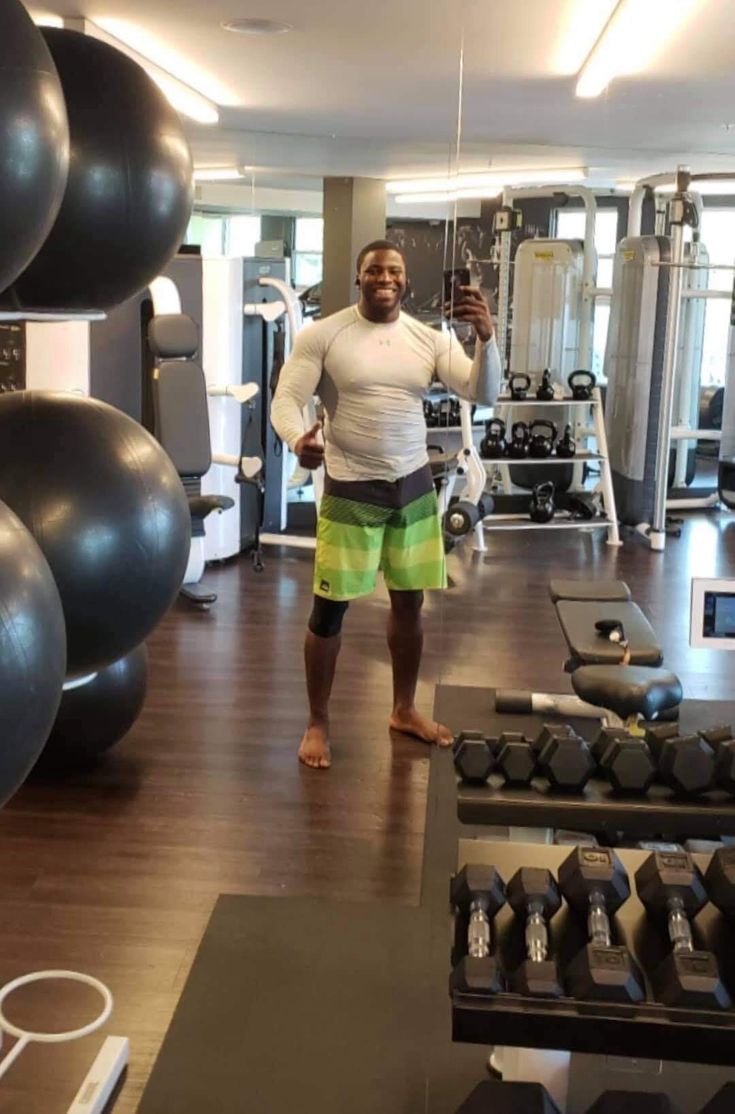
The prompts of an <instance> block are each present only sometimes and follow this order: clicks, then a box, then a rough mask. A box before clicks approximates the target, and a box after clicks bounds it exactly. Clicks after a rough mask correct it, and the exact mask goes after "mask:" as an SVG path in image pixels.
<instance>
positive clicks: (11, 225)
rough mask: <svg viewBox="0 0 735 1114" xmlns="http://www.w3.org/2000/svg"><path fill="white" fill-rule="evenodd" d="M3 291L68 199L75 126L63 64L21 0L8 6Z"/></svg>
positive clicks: (0, 181) (0, 122)
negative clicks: (61, 69) (70, 120)
mask: <svg viewBox="0 0 735 1114" xmlns="http://www.w3.org/2000/svg"><path fill="white" fill-rule="evenodd" d="M0 43H2V51H1V52H0V90H2V94H1V95H0V290H4V289H5V288H6V286H9V285H10V283H11V282H13V281H14V279H16V278H17V277H18V275H19V274H20V273H21V271H23V270H24V269H25V268H26V267H27V266H28V264H29V263H30V262H31V260H32V259H33V256H34V255H35V254H36V252H37V251H38V249H39V248H40V247H41V244H42V243H43V242H44V240H45V239H46V237H47V236H48V234H49V232H50V230H51V226H52V224H53V223H54V220H55V219H56V214H57V213H58V211H59V206H60V205H61V199H62V197H63V196H64V186H65V185H66V176H67V171H68V167H69V125H68V123H67V118H66V106H65V104H64V95H63V93H62V92H61V84H60V82H59V76H58V74H57V72H56V67H55V66H54V63H53V61H52V59H51V55H50V53H49V49H48V47H47V46H46V43H45V42H44V39H43V36H42V35H41V32H40V31H39V30H38V28H37V27H36V26H35V24H34V23H33V21H32V20H31V18H30V16H29V15H28V13H27V12H26V10H25V8H24V7H23V5H22V4H20V3H19V0H2V3H1V4H0Z"/></svg>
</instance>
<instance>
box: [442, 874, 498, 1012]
mask: <svg viewBox="0 0 735 1114" xmlns="http://www.w3.org/2000/svg"><path fill="white" fill-rule="evenodd" d="M450 900H451V902H452V905H453V906H454V908H455V909H457V910H458V911H459V912H460V913H461V914H462V916H464V917H467V918H468V923H467V954H466V955H465V956H463V957H462V959H460V961H459V963H458V964H457V965H456V967H455V968H454V970H453V971H452V974H451V976H450V980H449V990H450V993H451V992H453V991H455V990H459V991H462V992H463V993H465V994H498V993H499V992H500V991H501V990H503V989H504V987H505V983H504V980H503V976H502V973H501V971H500V969H499V967H498V964H497V962H496V960H495V956H494V955H492V954H491V944H492V921H493V919H494V918H495V916H496V914H497V913H498V910H500V909H502V908H503V906H504V905H505V884H504V882H503V879H502V878H501V877H500V875H499V874H498V872H497V870H496V869H495V867H494V866H485V865H484V864H482V863H467V864H466V865H465V866H463V867H462V869H461V870H460V872H459V873H458V874H455V876H454V877H453V878H452V881H451V885H450Z"/></svg>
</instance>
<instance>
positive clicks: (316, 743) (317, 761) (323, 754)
mask: <svg viewBox="0 0 735 1114" xmlns="http://www.w3.org/2000/svg"><path fill="white" fill-rule="evenodd" d="M299 762H303V764H304V765H305V766H311V768H312V770H328V769H329V767H330V766H331V765H332V755H331V753H330V750H329V736H328V728H327V727H326V726H323V725H321V724H317V723H311V724H309V726H308V727H307V729H306V731H305V733H304V737H303V739H302V740H301V746H300V747H299Z"/></svg>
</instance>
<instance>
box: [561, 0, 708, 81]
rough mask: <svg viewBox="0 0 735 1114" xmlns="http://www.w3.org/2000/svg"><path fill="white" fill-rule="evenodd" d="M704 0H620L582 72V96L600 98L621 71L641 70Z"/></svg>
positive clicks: (623, 72) (638, 71)
mask: <svg viewBox="0 0 735 1114" xmlns="http://www.w3.org/2000/svg"><path fill="white" fill-rule="evenodd" d="M702 2H703V0H619V3H618V5H617V7H616V8H615V11H614V12H613V13H612V15H611V16H610V19H609V20H608V22H607V24H606V26H605V28H604V30H603V32H602V34H601V35H600V37H599V39H598V40H597V42H596V43H595V45H594V46H593V48H592V50H591V51H590V53H589V55H588V57H587V61H586V62H585V64H584V66H583V67H582V70H581V71H580V74H579V81H578V82H577V96H578V97H599V95H600V93H602V92H604V90H605V89H607V87H608V85H609V84H610V82H611V81H612V80H613V78H615V77H619V76H620V75H621V74H634V73H640V72H641V71H642V70H645V69H646V68H647V67H648V66H649V65H650V63H651V62H652V61H653V59H654V58H655V56H656V55H657V54H659V53H660V51H661V50H662V49H663V47H664V45H665V44H666V42H667V40H668V39H670V38H671V36H672V35H673V34H674V32H675V31H677V30H679V29H680V28H681V26H682V25H683V23H684V21H685V20H686V19H687V18H688V17H689V16H690V15H692V14H693V12H694V10H695V9H696V8H697V7H699V6H700V4H701V3H702Z"/></svg>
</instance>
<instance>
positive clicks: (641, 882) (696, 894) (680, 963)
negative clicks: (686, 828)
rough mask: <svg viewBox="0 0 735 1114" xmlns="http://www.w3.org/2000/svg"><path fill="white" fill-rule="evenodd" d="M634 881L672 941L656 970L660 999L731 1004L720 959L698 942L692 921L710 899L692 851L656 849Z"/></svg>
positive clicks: (708, 1005)
mask: <svg viewBox="0 0 735 1114" xmlns="http://www.w3.org/2000/svg"><path fill="white" fill-rule="evenodd" d="M635 884H636V889H637V890H638V896H639V898H640V900H641V903H642V904H643V905H644V906H645V909H646V912H647V913H648V914H649V916H651V917H652V918H655V919H656V920H658V921H664V922H665V923H666V926H667V929H668V934H669V939H670V941H671V945H672V950H671V951H670V952H669V954H668V955H667V956H666V958H665V959H664V961H663V962H662V963H661V964H659V966H658V967H657V969H656V971H655V972H653V983H654V987H655V989H656V993H657V995H658V997H659V1000H660V1001H661V1002H663V1003H664V1004H665V1005H667V1006H691V1007H694V1008H698V1009H711V1010H714V1009H721V1010H722V1009H729V1008H730V1007H731V1005H732V1003H731V1001H730V995H729V994H728V993H727V990H726V989H725V987H724V985H723V982H722V979H721V978H720V972H719V970H718V967H717V960H716V959H715V957H714V956H713V955H712V953H711V952H707V951H700V950H699V949H697V948H695V947H694V940H693V936H692V926H691V921H692V920H693V919H694V917H696V916H697V914H698V913H699V912H700V911H701V910H702V909H703V908H704V906H705V905H706V904H707V892H706V890H705V887H704V879H703V878H702V874H701V871H700V870H699V868H698V867H697V866H696V864H695V862H694V860H693V859H692V857H691V855H689V854H688V853H687V852H686V851H654V853H653V854H652V855H649V857H648V858H647V859H646V861H645V862H644V863H643V865H642V866H640V867H639V868H638V870H637V871H636V876H635Z"/></svg>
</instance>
